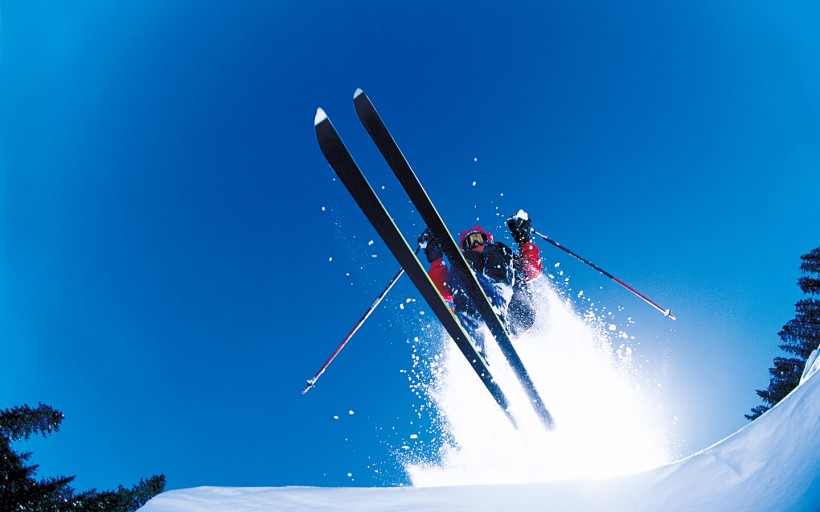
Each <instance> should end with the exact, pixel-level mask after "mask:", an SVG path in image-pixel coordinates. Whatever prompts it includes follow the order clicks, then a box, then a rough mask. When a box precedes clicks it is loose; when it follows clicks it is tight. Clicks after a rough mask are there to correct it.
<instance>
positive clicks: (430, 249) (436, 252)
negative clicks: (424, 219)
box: [419, 228, 444, 263]
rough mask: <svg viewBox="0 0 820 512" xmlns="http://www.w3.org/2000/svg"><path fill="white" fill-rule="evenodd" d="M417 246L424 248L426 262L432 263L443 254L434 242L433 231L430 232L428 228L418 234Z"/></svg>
mask: <svg viewBox="0 0 820 512" xmlns="http://www.w3.org/2000/svg"><path fill="white" fill-rule="evenodd" d="M419 247H421V248H422V249H424V255H425V256H426V257H427V262H428V263H433V262H434V261H436V260H438V259H441V257H442V256H443V255H444V254H443V253H442V252H441V246H440V245H439V244H438V242H436V239H435V238H434V237H433V233H431V232H430V228H427V229H425V230H424V233H422V234H421V236H419Z"/></svg>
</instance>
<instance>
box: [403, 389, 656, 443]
mask: <svg viewBox="0 0 820 512" xmlns="http://www.w3.org/2000/svg"><path fill="white" fill-rule="evenodd" d="M659 387H660V386H659ZM418 438H419V435H418V434H410V439H418Z"/></svg>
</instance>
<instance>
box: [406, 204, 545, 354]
mask: <svg viewBox="0 0 820 512" xmlns="http://www.w3.org/2000/svg"><path fill="white" fill-rule="evenodd" d="M531 224H532V222H531V220H530V219H529V216H528V215H527V213H526V212H524V211H523V210H521V211H519V212H518V214H516V215H515V216H513V217H511V218H510V219H509V220H508V221H507V226H508V227H509V229H510V232H511V233H512V236H513V239H514V240H515V241H516V243H518V253H517V254H516V253H514V252H513V251H512V249H510V248H509V247H508V246H507V245H505V244H503V243H501V242H495V241H494V240H493V235H492V234H491V233H489V232H487V231H485V230H484V229H483V228H481V227H480V226H474V227H472V228H471V229H468V230H467V231H464V232H462V233H461V236H460V237H459V241H460V243H461V249H462V252H463V254H464V258H465V259H466V260H467V263H469V264H470V267H471V268H472V269H473V271H474V272H475V275H476V277H477V278H478V282H479V283H480V284H481V287H482V289H483V290H484V293H485V294H486V295H487V298H489V299H490V302H491V303H492V305H493V308H494V309H495V311H496V312H497V313H498V316H499V318H500V319H501V320H502V321H503V322H504V323H505V324H506V327H507V330H508V331H509V332H510V334H511V335H512V336H514V337H518V336H521V335H522V334H524V333H526V332H527V331H528V330H530V329H531V328H532V325H533V323H534V322H535V309H534V308H533V305H532V298H531V296H530V293H529V289H528V286H527V285H528V284H529V283H530V282H532V281H533V280H535V279H536V278H538V277H540V276H541V268H542V263H541V257H540V250H539V249H538V247H537V246H536V245H535V244H533V243H532V236H531V231H532V228H531ZM419 245H420V246H421V247H422V248H423V249H424V253H425V256H426V257H427V261H428V262H429V263H430V270H429V275H430V279H431V280H432V281H433V283H434V284H435V285H436V288H438V290H439V293H441V296H442V297H443V298H444V300H446V301H448V302H449V303H450V304H451V305H452V307H453V310H454V311H455V313H456V314H457V315H458V317H459V320H461V323H462V325H464V327H465V329H466V330H467V332H468V333H469V334H470V335H471V336H472V337H473V339H475V340H476V343H477V344H478V345H479V347H481V348H482V349H483V339H482V336H481V335H480V327H481V325H482V322H481V320H480V317H479V315H478V313H477V311H476V309H475V306H474V304H473V303H472V301H471V300H470V298H469V297H467V296H466V294H465V293H464V291H463V289H462V287H461V284H460V283H459V282H458V278H457V277H456V276H455V274H451V273H450V269H449V268H448V267H447V265H445V264H444V260H443V258H442V256H443V254H442V251H441V247H440V246H439V244H438V243H437V242H436V241H435V239H434V238H433V236H432V234H431V233H430V232H429V231H425V232H424V233H423V234H422V235H421V237H419Z"/></svg>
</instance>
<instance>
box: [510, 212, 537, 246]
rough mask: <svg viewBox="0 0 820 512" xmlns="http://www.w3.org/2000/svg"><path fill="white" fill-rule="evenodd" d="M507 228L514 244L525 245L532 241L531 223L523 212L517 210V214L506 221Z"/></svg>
mask: <svg viewBox="0 0 820 512" xmlns="http://www.w3.org/2000/svg"><path fill="white" fill-rule="evenodd" d="M507 227H508V228H510V233H512V237H513V240H515V241H516V243H518V244H525V243H527V242H530V241H531V240H532V221H531V220H530V217H529V215H527V212H525V211H524V210H518V213H516V214H515V215H513V216H512V217H510V218H509V219H507Z"/></svg>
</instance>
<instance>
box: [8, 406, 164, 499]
mask: <svg viewBox="0 0 820 512" xmlns="http://www.w3.org/2000/svg"><path fill="white" fill-rule="evenodd" d="M62 421H63V414H62V413H61V412H60V411H57V410H56V409H53V408H51V407H49V406H47V405H43V404H39V406H38V407H37V408H36V409H32V408H31V407H29V406H28V405H23V406H18V407H14V408H12V409H6V410H4V411H0V510H2V511H5V510H9V511H11V510H20V511H32V512H62V511H69V510H70V511H77V512H92V511H94V512H97V511H99V512H131V511H134V510H137V509H138V508H140V507H141V506H142V505H144V504H145V503H146V502H147V501H148V500H149V499H151V498H152V497H154V496H156V495H157V494H159V493H161V492H162V491H163V489H164V488H165V476H163V475H158V476H153V477H151V478H149V479H147V480H145V479H143V480H140V482H139V484H137V485H135V486H134V487H133V488H131V489H126V488H124V487H122V486H120V487H119V489H117V490H116V491H105V492H100V493H98V492H97V491H96V490H92V491H88V492H84V493H81V494H76V495H75V493H74V489H72V488H71V487H70V486H69V485H68V484H70V483H71V482H72V481H73V480H74V477H73V476H71V477H56V478H47V479H43V480H37V479H36V478H35V475H36V473H37V468H38V466H37V465H29V464H28V462H29V459H30V458H31V453H17V452H15V451H14V450H13V449H12V448H11V443H12V442H15V441H21V440H25V439H29V438H30V437H31V436H33V435H35V434H41V435H43V436H44V437H45V436H47V435H49V434H51V433H52V432H56V431H58V430H59V429H60V424H61V423H62Z"/></svg>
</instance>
